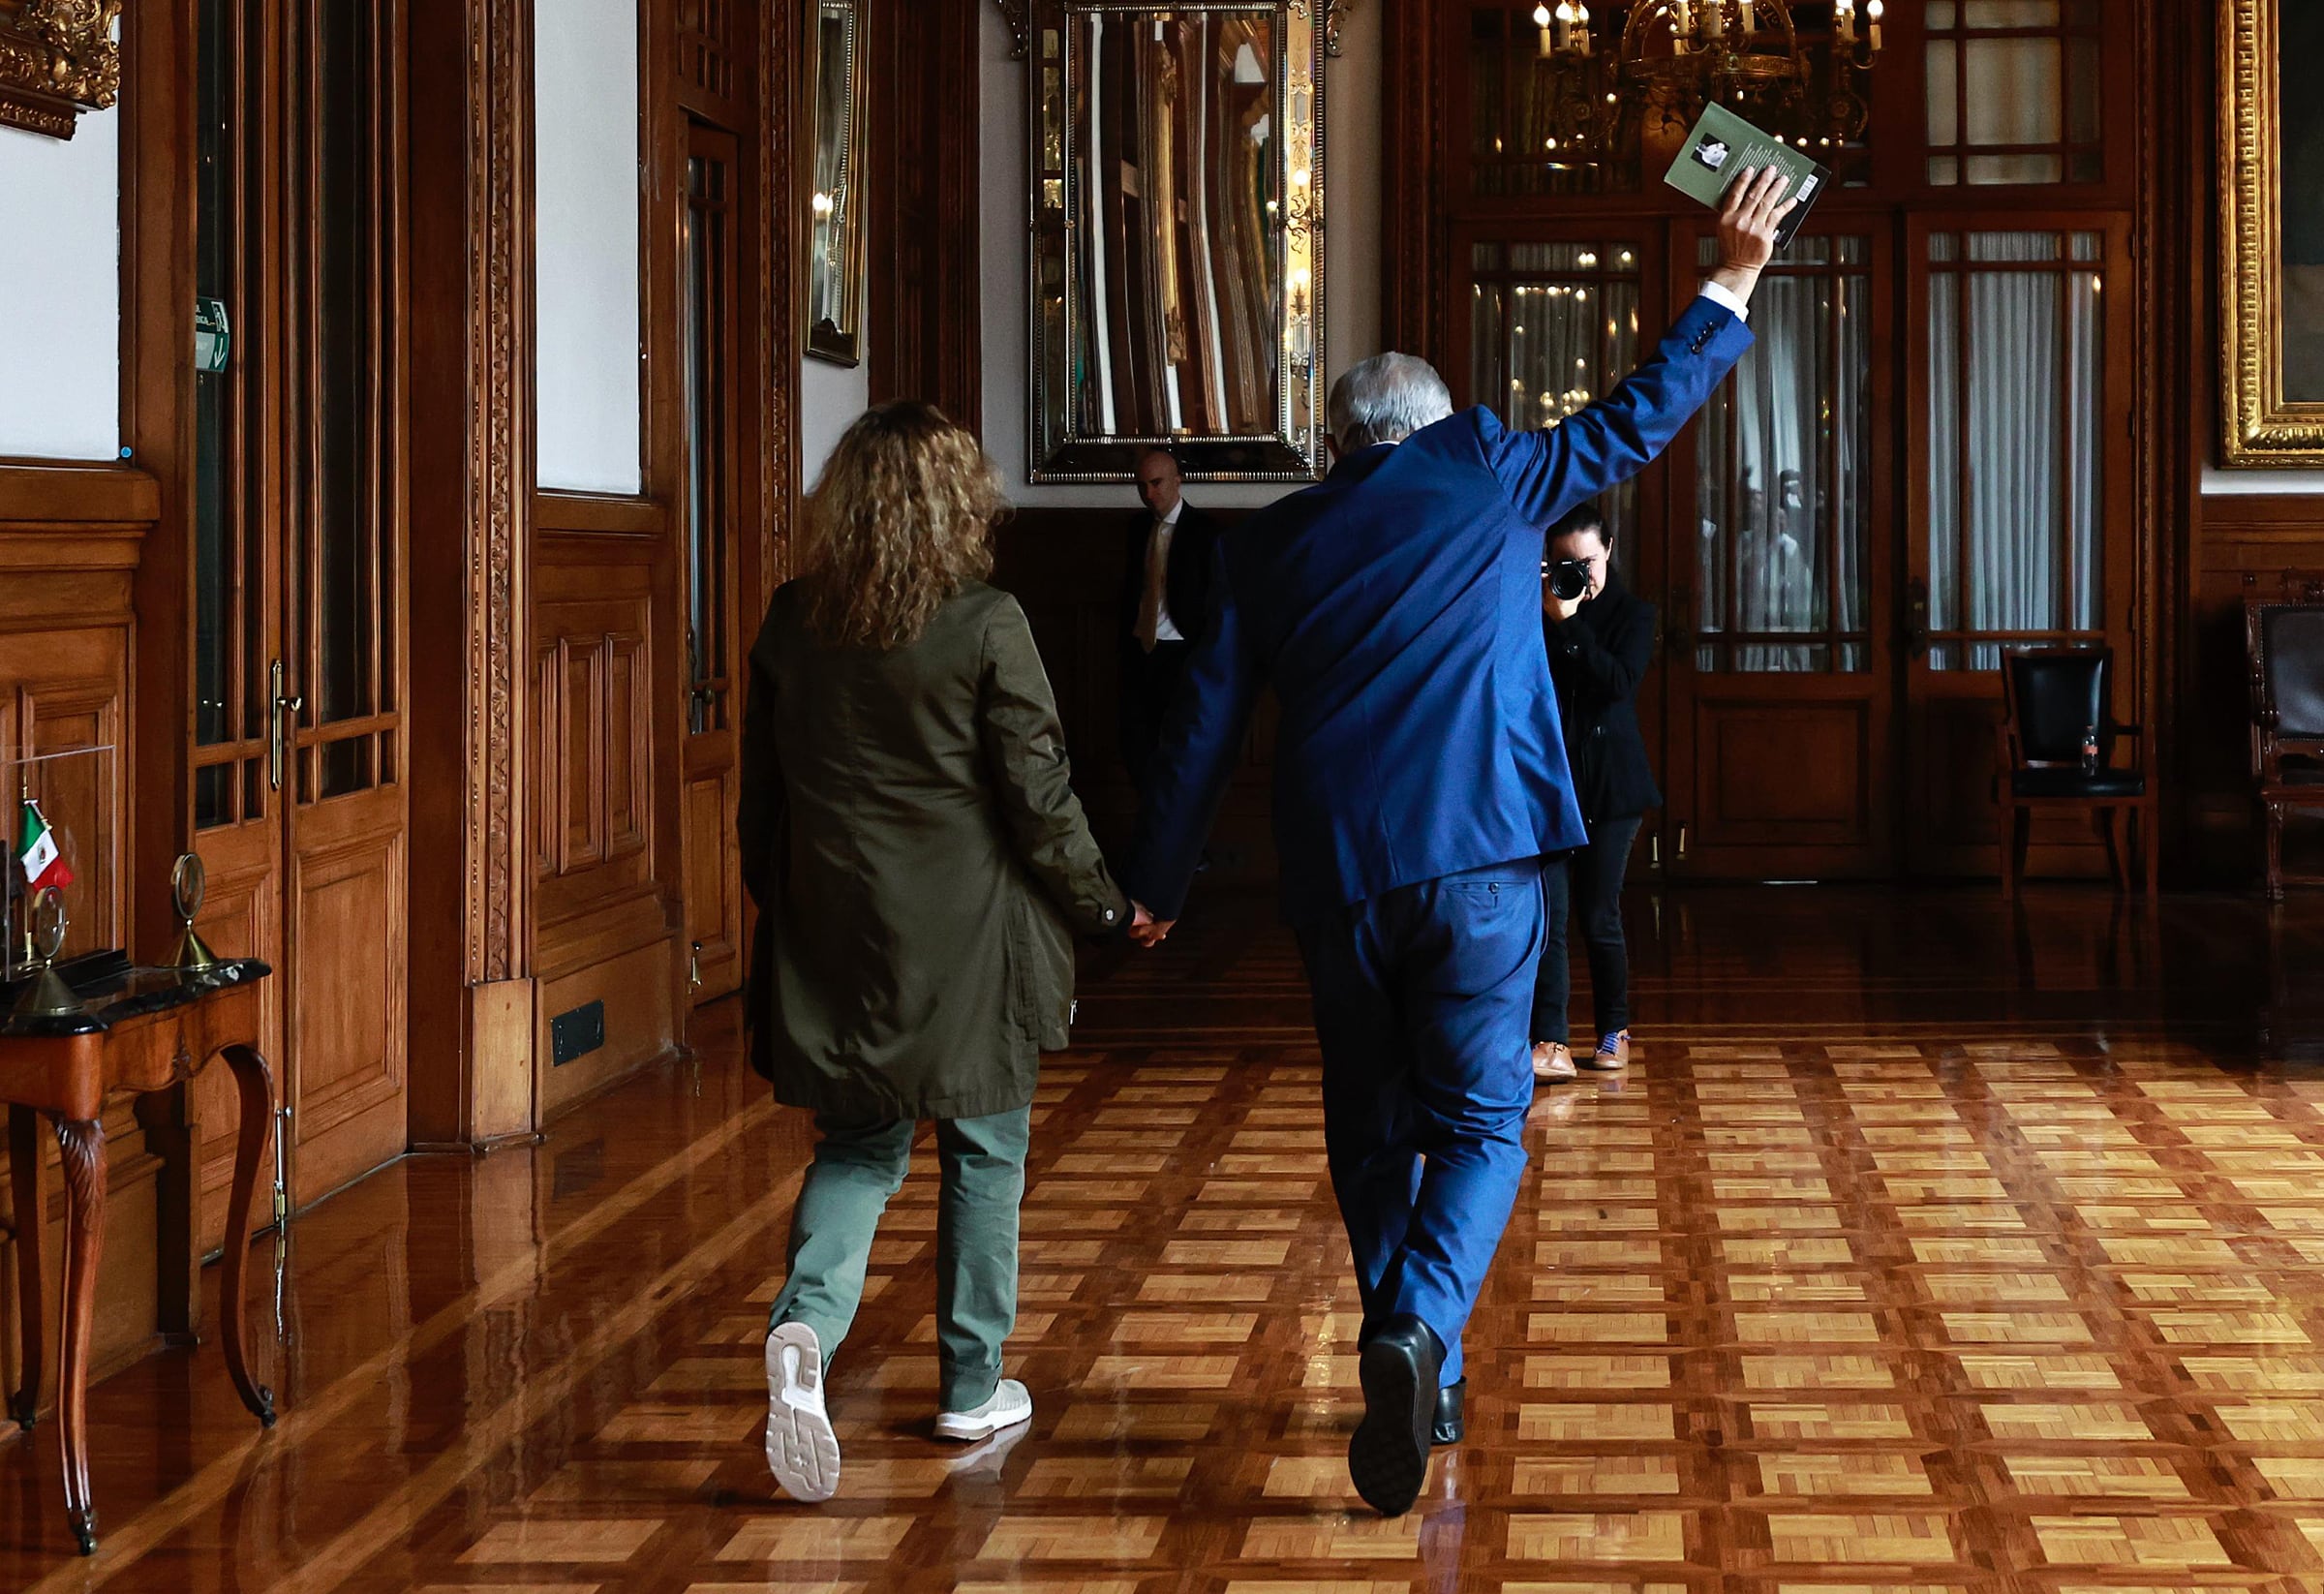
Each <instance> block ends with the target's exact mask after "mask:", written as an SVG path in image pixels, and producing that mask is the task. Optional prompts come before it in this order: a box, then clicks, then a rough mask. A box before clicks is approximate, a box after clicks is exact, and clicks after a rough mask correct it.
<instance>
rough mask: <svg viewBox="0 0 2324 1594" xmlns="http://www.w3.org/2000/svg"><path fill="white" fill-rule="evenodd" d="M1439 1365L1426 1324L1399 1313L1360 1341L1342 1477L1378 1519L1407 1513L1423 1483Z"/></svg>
mask: <svg viewBox="0 0 2324 1594" xmlns="http://www.w3.org/2000/svg"><path fill="white" fill-rule="evenodd" d="M1444 1360H1445V1356H1444V1352H1443V1350H1442V1349H1440V1348H1439V1347H1438V1345H1437V1342H1436V1335H1435V1334H1434V1333H1430V1332H1429V1330H1428V1325H1427V1324H1425V1323H1423V1322H1422V1321H1421V1320H1420V1319H1419V1318H1417V1317H1415V1316H1413V1315H1412V1314H1411V1313H1409V1312H1399V1313H1398V1314H1397V1315H1395V1316H1394V1317H1391V1318H1390V1319H1389V1320H1388V1321H1387V1322H1385V1323H1383V1324H1382V1325H1381V1326H1380V1330H1379V1332H1378V1333H1374V1334H1373V1335H1372V1337H1371V1338H1370V1339H1369V1340H1368V1341H1366V1342H1365V1344H1364V1347H1363V1354H1362V1355H1361V1357H1360V1358H1359V1359H1358V1361H1357V1364H1356V1371H1357V1377H1358V1378H1359V1379H1360V1380H1361V1383H1362V1385H1363V1421H1362V1422H1361V1423H1359V1424H1357V1425H1356V1431H1355V1433H1354V1434H1353V1435H1351V1436H1350V1438H1349V1440H1348V1476H1349V1477H1350V1478H1351V1479H1352V1480H1354V1482H1355V1485H1356V1492H1357V1493H1359V1494H1361V1495H1362V1496H1363V1499H1364V1503H1365V1504H1366V1505H1368V1506H1370V1507H1371V1508H1372V1509H1373V1510H1374V1511H1377V1512H1378V1513H1380V1515H1381V1516H1383V1517H1401V1516H1403V1515H1404V1513H1406V1512H1407V1511H1410V1510H1411V1509H1412V1503H1413V1502H1414V1501H1415V1500H1417V1499H1419V1498H1420V1497H1421V1486H1422V1484H1423V1483H1425V1482H1427V1479H1428V1437H1429V1434H1430V1431H1431V1430H1432V1429H1433V1428H1434V1427H1435V1425H1436V1395H1437V1369H1438V1368H1439V1367H1441V1366H1442V1365H1443V1364H1444Z"/></svg>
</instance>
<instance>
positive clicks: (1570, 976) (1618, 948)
mask: <svg viewBox="0 0 2324 1594" xmlns="http://www.w3.org/2000/svg"><path fill="white" fill-rule="evenodd" d="M1638 823H1639V816H1638V815H1636V814H1634V815H1632V816H1631V817H1630V818H1627V819H1607V820H1604V821H1602V822H1601V823H1598V824H1594V825H1592V826H1590V843H1589V845H1587V846H1583V847H1576V848H1575V850H1574V851H1572V852H1569V853H1567V854H1566V856H1565V857H1564V858H1562V859H1559V858H1552V859H1550V860H1549V861H1548V863H1546V864H1545V865H1544V866H1543V869H1542V885H1543V888H1544V892H1545V894H1546V895H1547V897H1548V900H1549V937H1548V940H1547V942H1546V943H1545V944H1544V946H1543V948H1542V970H1541V973H1540V974H1539V975H1538V976H1537V977H1536V979H1535V981H1534V986H1533V1038H1534V1039H1535V1040H1536V1041H1537V1042H1538V1041H1562V1040H1564V1039H1566V1008H1567V1005H1568V1004H1569V1003H1570V1002H1571V1001H1572V999H1573V996H1574V964H1573V960H1572V959H1571V958H1569V957H1568V956H1567V954H1566V926H1567V925H1568V924H1569V923H1572V924H1575V925H1577V926H1578V927H1579V929H1580V932H1581V941H1582V945H1583V947H1584V948H1585V949H1586V950H1587V951H1588V953H1589V959H1590V1010H1591V1023H1592V1026H1593V1027H1594V1029H1595V1031H1596V1033H1595V1034H1593V1035H1592V1037H1591V1044H1592V1045H1595V1044H1597V1036H1598V1035H1610V1034H1612V1033H1614V1032H1615V1031H1616V1030H1619V1029H1627V1028H1629V1027H1630V947H1629V944H1628V943H1627V942H1626V941H1625V940H1624V939H1623V935H1622V875H1623V872H1624V871H1625V870H1627V869H1628V868H1629V866H1630V846H1631V843H1633V842H1635V841H1636V840H1637V839H1638Z"/></svg>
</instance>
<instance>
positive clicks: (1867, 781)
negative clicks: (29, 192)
mask: <svg viewBox="0 0 2324 1594" xmlns="http://www.w3.org/2000/svg"><path fill="white" fill-rule="evenodd" d="M1690 253H1691V254H1692V256H1693V261H1694V267H1695V275H1696V276H1701V275H1707V274H1708V272H1709V271H1710V269H1711V268H1712V267H1713V266H1715V265H1716V264H1717V263H1718V255H1717V246H1716V241H1715V240H1714V239H1712V238H1709V237H1702V238H1698V239H1696V240H1694V243H1693V248H1692V249H1691V251H1690ZM1888 256H1889V250H1888V249H1887V247H1886V240H1885V239H1884V238H1883V237H1881V236H1879V235H1876V234H1872V233H1852V232H1849V233H1836V234H1832V235H1828V236H1826V235H1817V234H1814V233H1804V232H1803V233H1802V234H1801V235H1800V236H1799V237H1798V238H1797V239H1796V240H1794V241H1793V243H1792V244H1791V246H1790V247H1789V249H1787V250H1786V251H1784V253H1783V254H1782V255H1781V256H1780V257H1779V258H1778V260H1777V261H1776V262H1775V263H1774V264H1773V265H1772V266H1771V267H1770V268H1769V269H1768V271H1767V272H1766V274H1765V275H1764V276H1763V277H1762V278H1761V280H1760V282H1759V285H1758V291H1757V292H1756V293H1755V294H1754V296H1753V298H1752V302H1751V321H1750V324H1751V329H1752V332H1753V334H1754V338H1753V343H1752V347H1751V349H1750V350H1749V352H1748V353H1745V354H1744V356H1743V358H1742V361H1741V362H1740V363H1739V364H1738V365H1737V366H1736V367H1735V370H1734V373H1733V374H1732V375H1731V376H1730V377H1729V378H1728V381H1727V382H1726V383H1725V384H1724V385H1723V386H1722V387H1721V388H1720V390H1719V392H1718V393H1717V394H1716V395H1715V396H1714V397H1713V398H1712V400H1711V402H1710V403H1709V405H1707V406H1706V407H1705V408H1704V411H1703V414H1702V417H1701V420H1700V422H1699V424H1698V425H1697V427H1696V428H1694V430H1693V431H1692V433H1691V434H1690V436H1689V438H1688V440H1686V441H1684V442H1682V444H1681V449H1680V452H1681V453H1682V455H1687V456H1691V457H1688V458H1686V459H1685V460H1684V463H1682V464H1681V465H1680V466H1679V467H1678V469H1679V470H1680V471H1681V472H1682V473H1683V474H1684V475H1685V476H1686V477H1687V479H1688V480H1689V481H1690V484H1691V486H1692V495H1691V496H1692V509H1691V512H1682V513H1679V514H1676V515H1674V516H1673V517H1672V527H1671V544H1672V545H1671V549H1670V555H1669V562H1668V567H1669V571H1670V581H1669V584H1668V589H1667V591H1668V606H1669V612H1668V614H1667V615H1666V616H1665V625H1666V628H1667V635H1668V638H1669V641H1670V646H1669V647H1668V648H1667V652H1666V660H1665V661H1666V664H1667V676H1668V700H1669V720H1668V735H1669V757H1668V765H1669V767H1668V776H1667V781H1666V782H1665V794H1666V796H1667V799H1668V803H1667V812H1666V815H1665V822H1664V826H1663V829H1664V831H1665V833H1666V835H1665V840H1666V843H1667V860H1668V863H1669V865H1670V867H1671V868H1672V869H1673V870H1674V871H1675V872H1677V873H1681V874H1692V875H1697V876H1742V877H1751V878H1758V877H1764V876H1767V875H1770V874H1776V875H1813V876H1829V875H1850V874H1880V873H1883V872H1885V871H1886V870H1887V869H1888V868H1889V867H1890V865H1891V861H1892V859H1891V850H1892V849H1891V840H1890V838H1891V835H1892V829H1893V827H1892V824H1891V822H1890V814H1889V804H1888V802H1887V792H1888V782H1887V781H1886V779H1885V770H1886V768H1887V765H1888V761H1889V758H1890V751H1889V750H1890V747H1891V742H1890V737H1891V721H1892V715H1891V713H1890V709H1891V705H1892V698H1893V693H1892V689H1891V684H1890V680H1889V677H1888V671H1887V659H1888V637H1889V627H1888V624H1887V618H1886V615H1885V614H1884V613H1883V611H1882V610H1881V606H1880V604H1879V603H1878V602H1877V601H1876V594H1877V593H1879V592H1881V590H1883V588H1882V585H1881V583H1880V580H1879V571H1880V570H1881V568H1882V567H1883V566H1884V564H1885V562H1886V559H1887V557H1888V536H1887V529H1888V528H1887V517H1886V516H1885V514H1883V513H1882V506H1883V505H1884V504H1885V502H1886V492H1887V487H1886V472H1885V470H1884V469H1883V468H1882V460H1881V452H1882V451H1881V449H1880V448H1879V447H1878V446H1877V440H1876V431H1875V428H1876V425H1877V418H1878V417H1879V416H1880V415H1881V414H1885V413H1886V409H1887V404H1888V391H1889V383H1888V381H1887V378H1886V374H1885V372H1884V371H1883V370H1882V369H1881V362H1880V361H1878V360H1876V358H1875V353H1876V351H1877V350H1879V349H1880V348H1881V347H1882V339H1883V338H1884V336H1885V329H1886V326H1887V317H1886V315H1885V313H1884V307H1883V303H1882V296H1881V291H1880V285H1881V284H1882V283H1883V282H1885V281H1886V278H1887V272H1888ZM1673 286H1674V289H1675V288H1678V287H1679V286H1681V285H1678V284H1674V285H1673ZM1685 286H1690V287H1691V286H1692V279H1690V281H1689V283H1688V284H1687V285H1685Z"/></svg>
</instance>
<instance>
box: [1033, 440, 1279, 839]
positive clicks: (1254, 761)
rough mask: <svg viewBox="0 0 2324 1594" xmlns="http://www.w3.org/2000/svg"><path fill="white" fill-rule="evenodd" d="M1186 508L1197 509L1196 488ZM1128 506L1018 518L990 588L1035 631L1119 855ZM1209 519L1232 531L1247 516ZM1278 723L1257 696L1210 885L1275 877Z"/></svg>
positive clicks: (1126, 830)
mask: <svg viewBox="0 0 2324 1594" xmlns="http://www.w3.org/2000/svg"><path fill="white" fill-rule="evenodd" d="M1190 497H1192V498H1193V499H1195V500H1196V501H1197V502H1199V501H1200V497H1201V489H1200V488H1199V486H1198V487H1197V488H1196V489H1194V490H1193V492H1192V493H1191V494H1190ZM1123 498H1124V500H1125V502H1124V504H1123V506H1122V507H1121V508H1120V509H1118V510H1116V509H1106V508H1080V509H1063V508H1058V509H1023V510H1020V511H1019V512H1018V513H1017V514H1016V515H1015V516H1013V517H1012V518H1010V519H1009V520H1007V521H1005V522H1003V523H1002V525H1001V527H1000V530H999V533H998V535H997V536H996V538H995V541H994V573H993V582H994V585H995V586H997V587H999V588H1000V589H1001V590H1002V591H1004V592H1007V593H1009V594H1011V595H1013V596H1014V597H1015V598H1017V600H1018V602H1020V603H1021V604H1023V605H1024V612H1025V618H1026V619H1027V620H1028V621H1029V622H1030V623H1031V626H1032V629H1033V640H1034V642H1035V644H1036V645H1037V646H1038V647H1039V649H1040V652H1041V662H1042V666H1043V668H1044V669H1046V670H1047V671H1048V674H1049V679H1050V683H1051V686H1052V688H1053V690H1055V693H1056V697H1057V714H1058V718H1059V719H1060V720H1062V721H1063V722H1064V726H1065V749H1066V753H1067V756H1068V757H1069V758H1070V759H1071V760H1072V764H1073V789H1074V793H1075V795H1077V796H1078V797H1080V798H1081V800H1082V805H1083V807H1084V808H1085V809H1086V811H1087V812H1088V814H1089V822H1090V826H1091V828H1092V829H1093V830H1094V831H1095V832H1096V833H1097V836H1098V840H1099V841H1100V842H1101V843H1104V844H1105V845H1106V847H1107V848H1108V849H1109V850H1110V851H1114V852H1118V850H1119V849H1120V848H1121V847H1123V846H1125V845H1126V844H1127V843H1128V842H1129V839H1130V828H1131V825H1132V823H1133V821H1134V820H1135V819H1136V816H1137V797H1136V794H1135V793H1134V792H1133V791H1132V790H1131V788H1130V783H1129V777H1128V774H1127V773H1126V771H1125V770H1124V769H1123V767H1122V762H1121V744H1120V723H1119V718H1118V706H1119V702H1120V697H1119V693H1120V670H1121V646H1120V637H1119V634H1118V629H1117V628H1118V627H1119V624H1120V615H1119V612H1118V610H1117V609H1116V601H1117V596H1118V593H1119V590H1120V582H1121V557H1122V556H1121V533H1122V528H1123V526H1124V525H1125V524H1126V523H1127V521H1128V519H1129V517H1130V516H1131V514H1133V513H1134V512H1135V511H1136V509H1137V502H1136V499H1135V497H1134V495H1132V494H1131V492H1130V491H1129V489H1127V488H1126V487H1125V488H1124V489H1123ZM1205 507H1206V508H1208V509H1209V512H1211V513H1212V514H1214V515H1216V516H1217V518H1218V519H1219V520H1220V521H1221V522H1222V523H1224V524H1227V525H1232V524H1234V523H1235V522H1236V521H1238V520H1239V519H1240V518H1242V515H1243V514H1244V513H1247V511H1240V510H1235V509H1221V508H1213V507H1211V506H1205ZM1275 712H1276V711H1275V706H1274V696H1273V694H1272V693H1266V694H1263V695H1262V697H1261V699H1260V707H1259V710H1258V713H1257V716H1256V717H1255V719H1254V720H1253V723H1252V728H1251V734H1250V736H1249V738H1248V739H1247V742H1246V745H1245V748H1244V751H1243V758H1242V763H1241V767H1240V768H1238V770H1237V772H1236V775H1235V778H1234V781H1233V782H1232V784H1231V785H1230V787H1229V790H1228V793H1227V797H1226V801H1225V802H1224V804H1223V805H1222V806H1221V808H1220V811H1219V817H1218V823H1217V826H1216V827H1215V828H1214V829H1213V831H1212V833H1211V841H1210V860H1211V865H1212V868H1211V871H1210V873H1209V874H1206V875H1205V876H1204V878H1205V880H1206V881H1211V882H1223V881H1226V880H1230V879H1246V880H1247V879H1258V880H1271V879H1272V878H1273V877H1274V874H1275V853H1274V834H1273V830H1272V821H1271V819H1270V812H1271V809H1270V803H1271V795H1272V789H1273V762H1272V760H1273V748H1274V724H1275Z"/></svg>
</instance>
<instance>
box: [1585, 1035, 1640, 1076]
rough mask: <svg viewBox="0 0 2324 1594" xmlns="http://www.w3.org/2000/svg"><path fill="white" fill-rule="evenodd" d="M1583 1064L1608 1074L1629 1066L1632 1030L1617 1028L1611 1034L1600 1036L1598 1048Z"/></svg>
mask: <svg viewBox="0 0 2324 1594" xmlns="http://www.w3.org/2000/svg"><path fill="white" fill-rule="evenodd" d="M1582 1066H1583V1067H1584V1068H1594V1069H1597V1070H1598V1071H1599V1072H1600V1073H1606V1074H1610V1073H1612V1072H1613V1071H1614V1070H1615V1069H1617V1068H1628V1067H1629V1066H1630V1031H1629V1030H1627V1029H1617V1030H1615V1031H1614V1032H1613V1033H1612V1034H1610V1035H1602V1036H1600V1037H1599V1039H1598V1050H1597V1051H1595V1052H1592V1053H1591V1054H1590V1056H1589V1060H1588V1061H1586V1062H1584V1063H1583V1064H1582Z"/></svg>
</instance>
